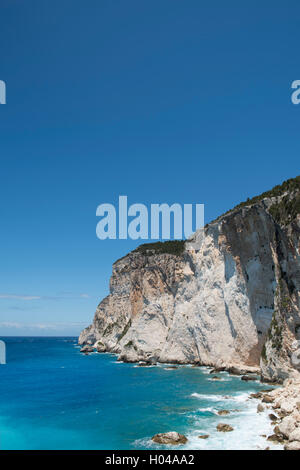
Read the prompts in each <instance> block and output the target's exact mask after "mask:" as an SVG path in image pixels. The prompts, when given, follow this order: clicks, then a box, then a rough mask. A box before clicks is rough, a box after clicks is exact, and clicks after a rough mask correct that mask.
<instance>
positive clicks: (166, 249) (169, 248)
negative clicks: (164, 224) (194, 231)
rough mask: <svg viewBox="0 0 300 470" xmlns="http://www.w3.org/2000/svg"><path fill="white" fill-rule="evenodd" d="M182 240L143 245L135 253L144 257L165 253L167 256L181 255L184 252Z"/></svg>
mask: <svg viewBox="0 0 300 470" xmlns="http://www.w3.org/2000/svg"><path fill="white" fill-rule="evenodd" d="M184 244H185V241H184V240H168V241H166V242H156V243H144V244H143V245H140V246H139V247H138V248H137V249H136V250H135V251H137V252H139V253H142V254H143V255H145V256H152V255H158V254H164V253H167V254H169V255H176V256H180V255H182V253H183V251H184Z"/></svg>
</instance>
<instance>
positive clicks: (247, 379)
mask: <svg viewBox="0 0 300 470" xmlns="http://www.w3.org/2000/svg"><path fill="white" fill-rule="evenodd" d="M241 380H244V382H251V381H255V380H257V377H251V376H250V375H243V377H242V378H241Z"/></svg>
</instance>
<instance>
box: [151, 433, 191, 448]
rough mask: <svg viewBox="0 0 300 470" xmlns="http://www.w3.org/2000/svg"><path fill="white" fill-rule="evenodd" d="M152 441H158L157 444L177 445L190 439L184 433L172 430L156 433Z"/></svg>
mask: <svg viewBox="0 0 300 470" xmlns="http://www.w3.org/2000/svg"><path fill="white" fill-rule="evenodd" d="M152 441H153V442H156V443H157V444H170V445H177V444H186V443H187V441H188V439H187V438H186V437H185V436H184V435H183V434H179V433H178V432H175V431H170V432H165V433H161V434H155V436H153V437H152Z"/></svg>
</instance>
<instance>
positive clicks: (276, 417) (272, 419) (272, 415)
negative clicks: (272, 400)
mask: <svg viewBox="0 0 300 470" xmlns="http://www.w3.org/2000/svg"><path fill="white" fill-rule="evenodd" d="M269 418H270V420H271V421H277V420H278V416H276V415H274V414H273V413H270V414H269Z"/></svg>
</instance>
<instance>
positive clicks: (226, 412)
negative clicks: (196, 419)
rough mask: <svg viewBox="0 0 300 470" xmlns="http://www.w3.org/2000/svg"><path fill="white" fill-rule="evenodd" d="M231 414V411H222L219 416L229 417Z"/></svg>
mask: <svg viewBox="0 0 300 470" xmlns="http://www.w3.org/2000/svg"><path fill="white" fill-rule="evenodd" d="M229 414H230V411H228V410H220V411H218V415H219V416H226V415H229Z"/></svg>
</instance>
